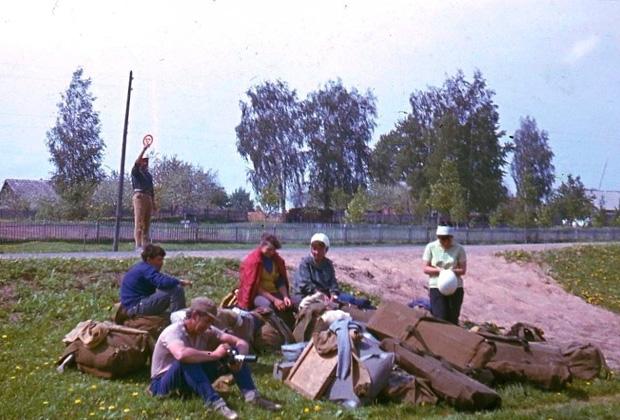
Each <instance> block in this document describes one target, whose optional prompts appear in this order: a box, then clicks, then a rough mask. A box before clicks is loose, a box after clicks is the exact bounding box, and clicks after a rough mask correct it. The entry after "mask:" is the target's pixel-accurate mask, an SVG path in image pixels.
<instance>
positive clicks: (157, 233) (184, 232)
mask: <svg viewBox="0 0 620 420" xmlns="http://www.w3.org/2000/svg"><path fill="white" fill-rule="evenodd" d="M263 232H271V233H274V234H275V235H277V236H278V238H279V239H280V240H281V241H282V242H283V243H306V242H307V241H308V240H309V238H310V237H311V236H312V234H314V233H316V232H323V233H325V234H326V235H327V236H328V237H329V239H330V241H331V242H332V243H334V244H425V243H427V242H428V241H429V240H431V239H432V238H434V236H435V235H434V233H435V228H434V227H428V226H415V225H404V226H394V225H361V224H360V225H343V224H300V223H273V224H258V223H228V224H200V223H164V222H154V223H152V224H151V238H152V240H153V242H156V243H157V242H159V243H165V242H190V243H206V242H216V243H242V244H254V243H257V242H258V240H259V238H260V235H261V234H262V233H263ZM455 238H456V240H457V241H458V242H460V243H463V244H499V243H554V242H613V241H619V240H620V228H572V227H555V228H532V229H530V228H527V229H524V228H461V229H455ZM113 239H114V222H112V221H105V222H104V221H92V222H37V221H0V242H24V241H75V242H85V243H86V242H88V243H92V242H100V243H111V242H112V240H113ZM120 240H121V242H124V241H127V242H131V241H132V240H133V222H130V221H123V222H121V225H120Z"/></svg>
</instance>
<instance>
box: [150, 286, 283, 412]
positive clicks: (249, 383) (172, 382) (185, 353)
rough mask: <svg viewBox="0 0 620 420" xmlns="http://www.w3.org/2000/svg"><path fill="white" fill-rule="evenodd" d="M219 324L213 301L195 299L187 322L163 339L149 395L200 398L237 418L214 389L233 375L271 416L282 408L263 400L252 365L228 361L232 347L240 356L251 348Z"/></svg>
mask: <svg viewBox="0 0 620 420" xmlns="http://www.w3.org/2000/svg"><path fill="white" fill-rule="evenodd" d="M216 320H217V306H216V305H215V303H213V301H212V300H211V299H209V298H207V297H197V298H195V299H192V301H191V304H190V308H189V310H188V311H187V315H186V318H185V319H184V320H183V321H180V322H176V323H174V324H172V325H170V326H168V327H167V328H166V329H165V330H164V331H163V332H162V333H161V335H160V336H159V339H158V340H157V344H156V345H155V351H154V352H153V359H152V363H151V386H150V387H149V392H150V393H151V394H152V395H156V396H168V395H170V394H171V393H172V392H177V393H180V394H186V393H195V394H198V395H199V396H200V397H201V398H202V400H203V401H204V403H205V405H206V406H207V407H209V408H210V409H212V410H213V411H215V412H218V413H220V414H221V415H223V416H224V417H226V418H227V419H236V418H238V415H237V413H236V412H234V411H233V410H231V409H230V408H229V407H228V406H227V405H226V401H224V400H223V399H222V397H221V396H220V395H219V394H218V393H217V392H216V391H215V390H214V389H213V387H212V385H211V383H212V382H213V381H215V380H216V379H217V378H218V377H220V376H222V375H225V374H228V373H232V375H233V377H234V378H235V382H236V383H237V386H238V387H239V389H240V390H241V393H242V394H243V397H244V399H245V401H246V402H247V403H250V404H254V405H256V406H259V407H262V408H265V409H267V410H271V411H277V410H279V409H280V408H282V406H281V405H279V404H275V403H273V402H271V401H268V400H266V399H264V398H263V397H261V396H260V395H259V393H258V391H257V390H256V386H255V385H254V381H253V380H252V375H251V373H250V367H249V366H248V365H247V364H245V363H242V362H241V363H238V362H234V363H231V362H229V361H228V360H227V356H228V354H229V350H230V349H231V348H233V347H234V348H235V349H236V350H237V351H238V352H239V354H247V353H248V351H249V345H248V343H247V342H246V341H244V340H242V339H241V338H238V337H235V336H234V335H230V334H227V333H225V332H223V331H222V330H220V329H218V328H215V327H213V326H212V325H213V322H214V321H216Z"/></svg>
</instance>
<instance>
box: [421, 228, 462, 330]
mask: <svg viewBox="0 0 620 420" xmlns="http://www.w3.org/2000/svg"><path fill="white" fill-rule="evenodd" d="M436 235H437V240H436V241H433V242H431V243H429V244H428V245H426V248H425V249H424V254H423V256H422V266H423V269H424V274H427V275H428V276H429V295H430V301H431V313H432V314H433V316H434V317H436V318H439V319H443V320H444V321H448V322H451V323H453V324H455V325H458V323H459V316H460V314H461V305H462V304H463V296H464V291H463V279H462V276H464V275H465V273H466V272H467V255H466V254H465V249H464V248H463V247H462V246H461V245H459V244H457V243H456V242H454V238H453V234H452V228H451V227H450V226H437V232H436ZM443 270H452V271H453V272H454V274H455V275H456V278H457V281H458V283H457V288H456V291H454V292H453V293H451V294H448V293H446V292H444V293H446V294H444V293H442V291H443V288H441V287H440V284H439V275H440V273H441V272H442V271H443ZM450 291H452V290H450Z"/></svg>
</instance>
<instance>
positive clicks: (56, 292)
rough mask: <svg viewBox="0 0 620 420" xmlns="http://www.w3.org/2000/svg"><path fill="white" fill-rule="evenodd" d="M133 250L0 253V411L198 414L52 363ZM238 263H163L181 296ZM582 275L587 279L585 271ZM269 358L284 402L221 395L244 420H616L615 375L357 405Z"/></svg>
mask: <svg viewBox="0 0 620 420" xmlns="http://www.w3.org/2000/svg"><path fill="white" fill-rule="evenodd" d="M135 262H137V258H132V259H124V260H108V259H97V260H86V259H67V260H65V259H25V260H3V261H0V325H1V326H0V372H1V374H0V375H1V376H0V378H1V380H0V418H1V419H200V418H202V419H207V418H217V417H216V416H213V415H211V414H208V413H207V412H206V411H205V410H204V408H203V406H202V403H201V401H200V400H199V399H198V398H192V399H189V400H179V399H167V400H160V399H155V398H152V397H150V396H149V395H148V394H147V392H146V387H147V385H148V382H149V378H148V372H146V371H145V372H140V373H138V374H135V375H133V376H131V377H127V378H124V379H120V380H111V381H107V380H103V379H98V378H95V377H92V376H89V375H84V374H80V373H79V372H77V371H75V370H69V371H66V372H64V373H62V374H60V373H57V372H56V371H55V367H56V366H55V364H56V360H57V358H58V357H59V356H60V354H61V353H62V350H63V348H64V346H63V344H62V341H61V340H62V338H63V336H64V335H65V334H66V333H68V332H69V331H70V330H71V329H73V327H75V325H77V323H78V322H80V321H83V320H86V319H94V320H104V319H107V317H108V316H109V315H110V314H111V312H112V306H113V303H114V302H115V301H116V300H117V296H118V285H119V282H120V280H121V278H122V276H123V274H124V273H125V272H126V271H127V269H129V267H131V266H132V265H133V264H134V263H135ZM238 265H239V261H237V260H232V259H202V258H186V257H178V258H169V259H167V260H166V265H165V267H164V271H166V272H167V273H170V274H172V275H176V276H183V277H187V278H191V279H193V280H195V285H194V287H193V288H191V289H187V293H188V296H187V297H188V299H191V298H193V297H195V296H198V295H208V296H211V297H212V298H213V299H214V300H216V301H219V300H220V299H221V298H222V297H223V296H224V295H225V294H226V293H227V292H228V291H229V290H230V289H231V288H232V287H233V286H234V285H235V284H236V276H235V275H234V272H235V271H237V268H238ZM588 278H591V277H588ZM277 360H278V358H277V356H275V355H272V356H267V357H264V358H262V359H261V360H260V362H259V363H258V364H256V365H253V366H252V370H253V373H254V379H255V381H256V383H257V386H258V388H259V389H260V390H261V391H262V392H263V393H264V394H265V395H266V396H267V397H269V398H272V399H274V400H277V401H279V402H282V403H284V404H285V409H284V410H283V412H282V413H278V414H273V413H268V412H265V411H262V410H259V409H255V408H252V407H248V406H246V405H245V404H243V403H242V401H241V398H240V395H239V392H238V391H237V389H236V388H233V389H232V390H231V391H230V392H229V393H226V394H224V397H225V398H226V399H227V400H228V401H229V403H230V405H231V407H232V408H233V409H235V410H238V412H239V413H240V416H241V418H245V419H271V420H273V419H278V418H279V419H304V420H306V419H331V418H336V419H351V420H353V419H386V418H388V419H401V418H410V419H446V418H447V419H455V420H456V419H463V420H469V419H497V420H499V419H502V420H503V419H524V420H525V419H532V420H547V419H555V420H559V419H562V420H567V419H568V420H571V419H575V420H577V419H586V418H587V419H616V418H617V413H618V412H620V380H619V379H617V378H615V377H613V378H612V379H611V380H594V381H590V382H585V381H575V382H574V383H573V384H572V385H571V386H570V387H568V388H567V389H565V390H563V391H561V392H545V391H541V390H538V389H536V388H533V387H531V386H529V385H521V384H512V385H508V386H504V387H500V388H498V392H499V393H500V394H501V396H502V398H503V408H501V409H499V410H496V411H493V412H481V413H463V412H458V411H455V410H454V409H452V408H451V407H449V406H448V405H446V404H439V405H437V406H423V407H419V406H414V405H411V404H377V405H373V406H369V407H364V408H360V409H357V410H347V409H343V408H341V407H340V406H338V405H335V404H332V403H329V402H325V401H318V402H316V401H310V400H307V399H305V398H303V397H302V396H300V395H299V394H297V393H295V392H293V391H292V390H291V389H289V388H288V387H286V386H285V385H283V384H282V383H281V382H278V381H276V380H274V379H273V378H272V377H271V372H272V366H273V363H274V362H275V361H277Z"/></svg>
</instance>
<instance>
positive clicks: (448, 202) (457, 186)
mask: <svg viewBox="0 0 620 420" xmlns="http://www.w3.org/2000/svg"><path fill="white" fill-rule="evenodd" d="M464 193H465V191H464V188H463V187H462V186H461V181H460V180H459V174H458V171H457V165H456V162H454V161H453V160H450V159H448V160H445V161H444V162H443V163H442V164H441V171H440V173H439V178H438V179H437V181H436V182H434V183H432V184H431V186H430V194H429V198H428V200H427V201H428V205H429V206H430V207H431V208H433V209H435V210H437V211H438V212H439V213H441V215H444V216H449V218H450V219H451V220H452V221H454V222H464V221H465V220H466V219H467V213H466V210H465V209H466V206H465V198H464V195H465V194H464ZM438 217H439V214H438Z"/></svg>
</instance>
